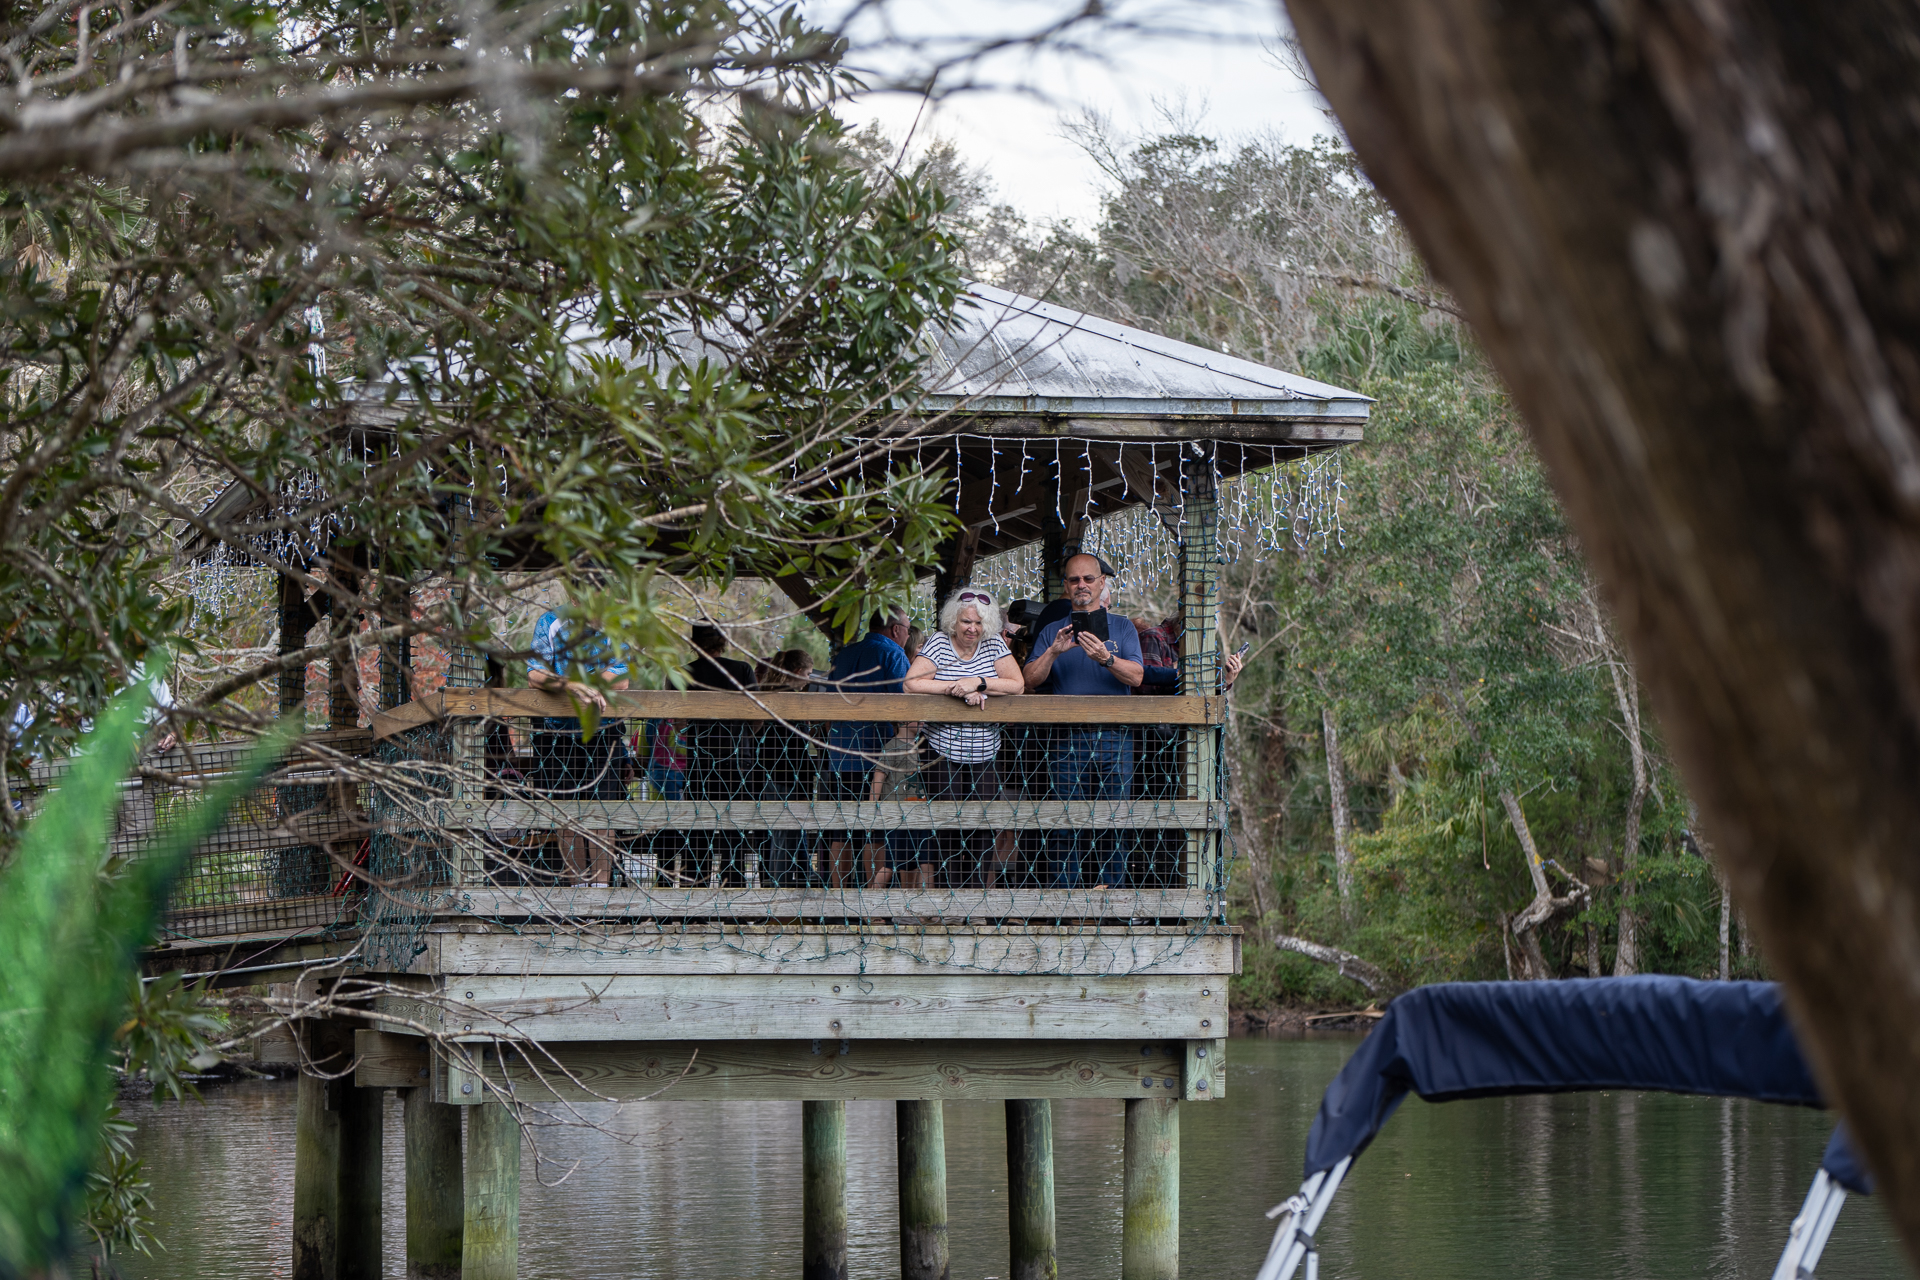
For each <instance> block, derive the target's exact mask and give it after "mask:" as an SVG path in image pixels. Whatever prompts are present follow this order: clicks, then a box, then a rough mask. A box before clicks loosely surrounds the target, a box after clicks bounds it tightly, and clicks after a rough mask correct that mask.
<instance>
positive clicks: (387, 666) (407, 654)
mask: <svg viewBox="0 0 1920 1280" xmlns="http://www.w3.org/2000/svg"><path fill="white" fill-rule="evenodd" d="M412 618H413V591H412V590H411V589H410V588H409V587H408V586H407V585H406V584H405V583H404V582H395V581H394V580H393V579H391V578H389V577H388V576H387V575H386V561H385V559H384V558H383V559H382V562H381V576H380V625H381V626H382V627H387V626H392V625H394V624H396V623H401V622H409V621H411V620H412ZM412 699H413V641H412V639H411V637H408V636H401V637H400V638H399V639H398V640H389V641H388V642H387V643H386V644H383V645H381V646H380V709H381V710H383V711H391V710H392V709H393V708H395V707H398V706H401V705H403V704H405V703H407V702H410V701H412Z"/></svg>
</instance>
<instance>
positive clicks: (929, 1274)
mask: <svg viewBox="0 0 1920 1280" xmlns="http://www.w3.org/2000/svg"><path fill="white" fill-rule="evenodd" d="M944 1106H945V1104H944V1103H942V1102H941V1101H940V1100H939V1099H938V1098H934V1099H932V1100H924V1099H913V1100H908V1101H902V1102H896V1103H894V1104H893V1107H894V1132H895V1141H896V1143H897V1145H898V1147H899V1151H900V1280H947V1274H948V1267H949V1263H948V1255H947V1128H946V1115H945V1112H944Z"/></svg>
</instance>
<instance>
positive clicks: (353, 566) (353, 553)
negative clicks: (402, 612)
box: [327, 546, 366, 729]
mask: <svg viewBox="0 0 1920 1280" xmlns="http://www.w3.org/2000/svg"><path fill="white" fill-rule="evenodd" d="M365 555H366V548H365V546H358V547H353V548H351V549H349V551H348V552H347V557H348V558H346V559H341V558H338V557H336V559H335V561H334V563H333V564H332V565H331V566H330V572H331V575H332V579H333V581H335V582H337V583H339V587H340V591H341V592H342V593H343V594H342V595H339V596H336V597H334V598H333V600H332V602H331V604H330V606H329V609H328V618H329V623H328V626H327V638H328V639H329V640H332V641H339V640H344V639H345V638H346V637H348V636H350V635H352V634H353V632H354V629H355V628H357V627H358V626H359V625H360V617H359V614H358V613H357V612H356V611H355V609H354V608H353V606H352V605H351V604H349V603H348V601H347V598H346V597H347V596H348V595H358V594H359V591H360V574H359V571H358V566H359V565H360V564H361V563H362V561H363V559H364V557H365ZM360 697H361V690H360V668H359V667H358V666H357V665H356V664H355V663H354V660H353V654H352V652H351V650H349V651H348V652H347V653H345V654H335V655H334V656H333V657H330V658H328V659H327V727H328V728H330V729H352V728H354V727H355V726H357V725H358V724H359V723H360Z"/></svg>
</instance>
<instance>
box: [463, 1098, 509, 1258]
mask: <svg viewBox="0 0 1920 1280" xmlns="http://www.w3.org/2000/svg"><path fill="white" fill-rule="evenodd" d="M465 1184H466V1185H465V1200H466V1224H465V1230H464V1231H463V1233H462V1236H461V1241H460V1276H461V1280H515V1277H517V1276H518V1275H519V1272H520V1120H519V1117H518V1116H516V1115H515V1114H514V1113H513V1110H512V1109H511V1108H509V1107H508V1106H506V1105H505V1104H503V1103H500V1102H483V1103H481V1104H480V1105H479V1106H476V1107H473V1108H472V1109H471V1110H470V1111H469V1113H468V1116H467V1169H466V1178H465Z"/></svg>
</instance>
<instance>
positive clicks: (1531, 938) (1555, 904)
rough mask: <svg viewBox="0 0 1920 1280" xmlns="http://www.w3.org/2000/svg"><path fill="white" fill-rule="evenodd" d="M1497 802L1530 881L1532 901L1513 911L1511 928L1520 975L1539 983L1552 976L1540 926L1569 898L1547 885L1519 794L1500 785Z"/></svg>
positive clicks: (1567, 903)
mask: <svg viewBox="0 0 1920 1280" xmlns="http://www.w3.org/2000/svg"><path fill="white" fill-rule="evenodd" d="M1500 803H1501V804H1502V805H1503V806H1505V808H1506V811H1507V821H1508V822H1509V823H1511V824H1512V826H1513V834H1514V835H1515V836H1517V837H1519V839H1520V851H1521V853H1522V854H1524V855H1525V856H1526V859H1527V875H1528V876H1529V877H1530V878H1531V879H1532V880H1533V901H1532V902H1529V903H1528V904H1527V905H1526V906H1525V907H1522V908H1521V909H1520V910H1519V911H1517V912H1515V913H1514V916H1513V918H1512V921H1511V924H1510V926H1509V927H1510V928H1512V930H1513V942H1514V946H1515V947H1516V948H1517V949H1518V950H1519V952H1520V973H1519V975H1518V976H1519V977H1520V978H1521V979H1522V980H1524V981H1527V982H1542V981H1545V980H1546V979H1548V978H1551V977H1552V976H1553V971H1552V970H1551V969H1549V968H1548V967H1547V957H1546V954H1545V953H1544V952H1542V951H1541V950H1540V926H1541V925H1543V924H1545V923H1546V922H1547V921H1549V920H1551V919H1552V918H1553V916H1554V913H1555V912H1556V911H1559V910H1561V909H1562V908H1565V907H1567V906H1568V905H1570V901H1571V900H1570V899H1568V898H1556V897H1554V896H1553V890H1552V889H1551V888H1550V887H1549V886H1548V884H1547V865H1546V862H1545V861H1544V860H1543V859H1542V858H1541V857H1540V849H1539V846H1537V845H1535V844H1534V842H1533V828H1532V827H1529V826H1528V825H1527V811H1526V810H1525V809H1522V808H1521V807H1520V797H1519V796H1517V795H1515V794H1513V789H1512V788H1511V787H1502V788H1500Z"/></svg>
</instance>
